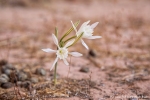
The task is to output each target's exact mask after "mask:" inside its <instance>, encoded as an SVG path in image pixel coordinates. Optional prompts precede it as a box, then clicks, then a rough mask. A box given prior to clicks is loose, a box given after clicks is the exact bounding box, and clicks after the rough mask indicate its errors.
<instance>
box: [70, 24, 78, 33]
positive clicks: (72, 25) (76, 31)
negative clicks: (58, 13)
mask: <svg viewBox="0 0 150 100" xmlns="http://www.w3.org/2000/svg"><path fill="white" fill-rule="evenodd" d="M71 24H72V27H73V28H74V30H75V32H76V33H77V29H76V27H75V26H74V24H73V22H72V21H71Z"/></svg>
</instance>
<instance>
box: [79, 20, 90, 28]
mask: <svg viewBox="0 0 150 100" xmlns="http://www.w3.org/2000/svg"><path fill="white" fill-rule="evenodd" d="M89 22H90V20H88V21H86V22H84V23H83V24H82V25H81V27H84V26H86V25H87V24H88V23H89Z"/></svg>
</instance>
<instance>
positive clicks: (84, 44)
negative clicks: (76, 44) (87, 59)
mask: <svg viewBox="0 0 150 100" xmlns="http://www.w3.org/2000/svg"><path fill="white" fill-rule="evenodd" d="M81 43H82V44H83V46H84V47H85V48H86V49H89V47H88V46H87V45H86V43H85V42H84V41H83V40H82V39H81Z"/></svg>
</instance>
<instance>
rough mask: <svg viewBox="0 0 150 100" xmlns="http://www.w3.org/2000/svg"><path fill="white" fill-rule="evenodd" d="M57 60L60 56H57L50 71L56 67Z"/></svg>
mask: <svg viewBox="0 0 150 100" xmlns="http://www.w3.org/2000/svg"><path fill="white" fill-rule="evenodd" d="M57 61H58V57H56V59H55V60H54V62H53V65H52V67H51V69H50V71H51V70H52V69H53V68H54V67H55V64H56V62H57Z"/></svg>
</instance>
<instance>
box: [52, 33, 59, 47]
mask: <svg viewBox="0 0 150 100" xmlns="http://www.w3.org/2000/svg"><path fill="white" fill-rule="evenodd" d="M52 38H53V41H54V43H55V44H56V45H57V46H58V47H59V45H58V39H57V37H56V36H55V35H54V34H52Z"/></svg>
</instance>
